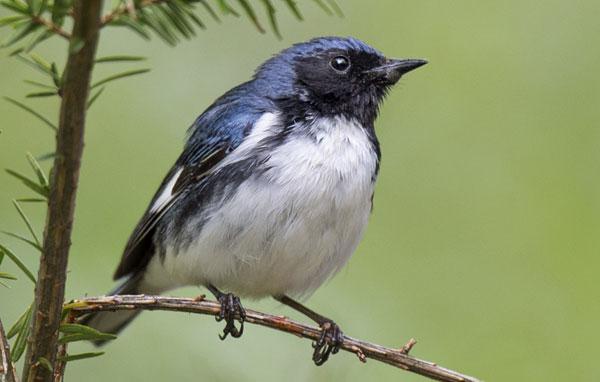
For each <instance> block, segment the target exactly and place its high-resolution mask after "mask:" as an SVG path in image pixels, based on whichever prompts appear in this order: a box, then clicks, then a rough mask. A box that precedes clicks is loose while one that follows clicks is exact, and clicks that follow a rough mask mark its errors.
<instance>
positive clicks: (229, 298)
mask: <svg viewBox="0 0 600 382" xmlns="http://www.w3.org/2000/svg"><path fill="white" fill-rule="evenodd" d="M218 299H219V303H220V304H221V311H220V312H219V314H218V315H217V316H216V317H215V319H216V320H217V322H220V321H223V320H225V328H223V334H219V338H220V339H221V340H224V339H225V338H227V335H229V334H231V336H232V337H234V338H238V337H241V336H242V333H244V321H245V320H246V311H245V310H244V307H242V303H241V302H240V298H239V297H237V296H235V295H233V294H232V293H223V294H222V295H221V296H219V298H218ZM236 321H237V322H239V323H240V326H239V328H238V327H236V326H235V322H236Z"/></svg>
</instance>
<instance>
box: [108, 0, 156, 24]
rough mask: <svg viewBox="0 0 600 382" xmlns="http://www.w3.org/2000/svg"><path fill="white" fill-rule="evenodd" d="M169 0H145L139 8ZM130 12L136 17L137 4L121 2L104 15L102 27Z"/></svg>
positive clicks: (131, 15)
mask: <svg viewBox="0 0 600 382" xmlns="http://www.w3.org/2000/svg"><path fill="white" fill-rule="evenodd" d="M165 2H167V0H143V1H141V2H140V3H139V4H138V5H137V8H138V9H139V8H143V7H147V6H149V5H156V4H160V3H165ZM126 13H127V14H129V16H130V17H135V5H134V4H133V2H127V3H125V4H121V5H119V6H118V7H116V8H115V9H113V10H112V11H110V12H108V13H107V14H105V15H104V16H102V20H101V21H100V27H101V28H102V27H104V26H106V25H107V24H109V23H110V22H111V21H113V20H114V19H116V18H118V17H119V16H121V15H123V14H126Z"/></svg>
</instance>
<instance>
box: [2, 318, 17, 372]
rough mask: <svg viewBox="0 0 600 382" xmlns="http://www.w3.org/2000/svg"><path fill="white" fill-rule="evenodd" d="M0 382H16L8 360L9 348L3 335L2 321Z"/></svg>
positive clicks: (10, 362) (13, 367)
mask: <svg viewBox="0 0 600 382" xmlns="http://www.w3.org/2000/svg"><path fill="white" fill-rule="evenodd" d="M0 382H17V373H16V372H15V365H13V363H12V360H11V359H10V346H9V345H8V339H6V334H5V333H4V327H3V326H2V321H0Z"/></svg>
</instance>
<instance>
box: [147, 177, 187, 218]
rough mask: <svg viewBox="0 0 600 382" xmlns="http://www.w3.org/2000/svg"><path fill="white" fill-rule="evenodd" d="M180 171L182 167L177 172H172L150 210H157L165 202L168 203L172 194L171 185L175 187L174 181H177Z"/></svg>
mask: <svg viewBox="0 0 600 382" xmlns="http://www.w3.org/2000/svg"><path fill="white" fill-rule="evenodd" d="M182 171H183V167H182V168H180V169H179V170H177V172H176V173H175V174H173V176H172V177H171V179H169V181H168V182H167V184H166V185H165V187H164V188H163V190H162V192H161V193H160V195H159V196H158V198H156V200H155V201H154V203H153V204H152V207H151V208H150V212H156V211H159V210H160V209H161V208H162V207H163V206H164V205H165V204H166V203H168V202H169V201H170V200H171V198H172V196H173V187H175V183H177V179H179V175H181V172H182Z"/></svg>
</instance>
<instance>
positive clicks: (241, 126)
mask: <svg viewBox="0 0 600 382" xmlns="http://www.w3.org/2000/svg"><path fill="white" fill-rule="evenodd" d="M244 91H245V89H244V85H242V86H240V87H238V88H234V89H233V90H231V91H230V92H228V93H226V94H225V95H224V96H222V97H221V98H219V99H218V100H217V101H216V102H215V103H214V104H213V105H212V106H211V107H210V108H209V109H207V110H206V111H205V112H204V113H203V114H202V115H201V116H200V117H198V119H197V120H196V121H195V122H194V124H193V125H192V126H191V127H190V136H189V138H188V141H187V143H186V146H185V148H184V151H183V153H182V154H181V156H180V157H179V159H178V160H177V162H176V163H175V165H174V166H173V168H172V169H171V170H170V171H169V173H168V174H167V176H166V177H165V179H164V180H163V182H162V184H161V185H160V187H159V189H158V191H157V193H156V194H155V195H154V197H153V199H152V201H151V203H150V206H149V207H148V209H147V210H146V212H145V213H144V215H143V216H142V218H141V220H140V221H139V222H138V224H137V226H136V227H135V229H134V231H133V233H132V234H131V236H130V237H129V240H128V241H127V244H126V246H125V250H124V252H123V256H122V258H121V262H120V263H119V266H118V267H117V270H116V271H115V274H114V278H115V279H118V278H121V277H123V276H126V275H129V274H133V273H137V272H139V271H142V270H143V269H145V267H146V265H147V264H148V263H149V262H150V259H151V258H152V256H153V255H154V253H155V248H154V243H153V236H154V231H155V229H156V225H157V223H158V222H159V221H160V220H161V218H162V217H163V216H164V215H165V213H167V212H168V211H169V209H170V208H172V207H173V206H174V205H175V204H177V202H178V201H179V200H181V199H182V197H184V196H185V194H186V193H187V192H188V191H189V189H190V188H191V186H193V185H195V184H197V183H198V182H201V181H202V179H203V178H205V177H206V176H207V175H208V174H210V173H211V171H213V170H214V169H215V168H216V167H217V166H218V164H219V163H221V162H222V160H223V159H224V158H225V157H226V156H227V155H228V154H229V153H230V152H231V151H233V150H234V149H235V148H236V147H237V146H239V144H240V143H241V142H242V141H243V139H244V137H245V136H246V135H248V133H249V131H250V130H251V128H252V126H253V125H254V123H255V122H256V121H257V120H258V118H259V117H260V115H261V114H262V111H260V108H257V107H256V106H255V105H252V104H250V105H249V104H248V101H247V98H248V97H246V98H244V97H243V95H244V94H243V93H244ZM239 93H242V94H241V95H242V97H240V96H239V95H240V94H239ZM240 99H242V100H244V99H246V101H245V102H244V103H241V102H240V101H239V100H240Z"/></svg>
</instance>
